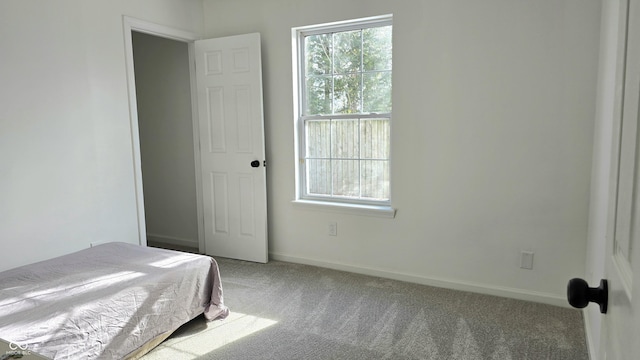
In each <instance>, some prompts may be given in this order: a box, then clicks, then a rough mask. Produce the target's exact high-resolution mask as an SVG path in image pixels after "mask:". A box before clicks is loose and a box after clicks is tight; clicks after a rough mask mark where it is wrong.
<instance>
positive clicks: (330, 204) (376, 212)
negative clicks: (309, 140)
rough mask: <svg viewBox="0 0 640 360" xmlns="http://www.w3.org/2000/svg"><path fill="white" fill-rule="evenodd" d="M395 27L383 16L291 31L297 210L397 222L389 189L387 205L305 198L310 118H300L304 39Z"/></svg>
mask: <svg viewBox="0 0 640 360" xmlns="http://www.w3.org/2000/svg"><path fill="white" fill-rule="evenodd" d="M388 25H393V16H392V15H391V14H389V15H381V16H374V17H369V18H363V19H355V20H347V21H338V22H333V23H328V24H322V25H310V26H301V27H296V28H292V29H291V41H292V49H293V51H292V70H293V106H294V109H293V110H294V116H295V119H294V133H295V137H294V146H295V159H296V163H295V164H296V166H295V167H296V182H295V194H296V197H295V200H294V201H293V203H294V204H295V205H296V206H300V207H303V208H313V209H321V210H335V211H339V212H346V213H352V214H357V215H370V216H380V217H388V218H394V217H395V213H396V210H395V209H394V208H392V207H391V199H392V193H391V188H390V189H389V200H388V201H375V200H373V201H368V200H360V199H351V198H345V199H340V198H335V197H327V198H324V197H322V196H309V195H307V196H304V195H303V194H304V189H303V187H304V186H305V184H306V179H305V174H304V169H305V167H304V166H302V163H303V162H304V157H303V154H304V150H303V147H304V146H305V143H304V141H305V140H304V134H303V131H304V118H306V119H309V118H310V116H306V117H303V116H301V114H302V113H301V109H302V106H303V105H302V104H303V103H304V98H303V96H304V94H302V93H301V91H300V88H301V87H302V85H303V84H302V81H303V76H304V69H303V68H302V66H301V65H300V63H299V59H300V58H301V56H302V55H303V49H302V44H303V39H304V37H305V36H309V35H315V34H322V33H326V32H328V31H331V32H341V31H349V30H356V29H362V28H366V27H379V26H388ZM376 115H377V116H384V117H389V119H391V116H392V115H391V114H389V113H386V114H374V113H371V114H357V115H356V114H353V115H346V114H334V115H333V116H335V117H340V118H343V117H345V116H346V117H350V116H356V117H361V118H367V117H375V116H376ZM390 125H391V130H390V131H391V132H393V124H392V122H391V123H390ZM392 161H393V160H392V153H391V151H390V154H389V164H391V163H392ZM392 178H393V176H392V174H391V172H390V173H389V179H390V181H391V183H393V179H392Z"/></svg>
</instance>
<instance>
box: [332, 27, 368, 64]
mask: <svg viewBox="0 0 640 360" xmlns="http://www.w3.org/2000/svg"><path fill="white" fill-rule="evenodd" d="M361 33H362V32H361V31H360V30H356V31H345V32H339V33H334V34H333V51H334V54H333V58H334V62H335V63H334V65H335V66H334V69H333V72H334V73H336V74H345V73H355V72H358V71H362V67H361V66H360V62H361V61H362V39H361Z"/></svg>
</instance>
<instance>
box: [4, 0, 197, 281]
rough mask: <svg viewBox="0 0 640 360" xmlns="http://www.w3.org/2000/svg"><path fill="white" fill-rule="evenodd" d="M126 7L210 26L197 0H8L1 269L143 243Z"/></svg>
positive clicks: (167, 21)
mask: <svg viewBox="0 0 640 360" xmlns="http://www.w3.org/2000/svg"><path fill="white" fill-rule="evenodd" d="M123 14H124V15H129V16H132V17H136V18H139V19H143V20H147V21H151V22H156V23H161V24H163V25H167V26H172V27H175V28H180V29H184V30H187V31H191V32H196V33H199V32H201V31H202V30H203V22H202V20H203V19H202V3H201V1H200V0H194V1H177V0H134V1H127V0H118V1H83V0H57V1H47V0H3V1H1V2H0V49H2V50H1V54H0V84H2V85H1V86H0V189H1V190H0V252H1V253H2V254H3V259H2V262H1V263H0V270H4V269H7V268H11V267H14V266H18V265H22V264H25V263H29V262H33V261H37V260H42V259H46V258H49V257H53V256H57V255H61V254H65V253H69V252H71V251H75V250H79V249H83V248H86V247H88V246H89V244H90V243H91V242H104V241H125V242H130V243H138V224H137V212H136V203H135V193H134V191H135V189H134V179H133V162H132V158H133V157H132V142H131V129H130V123H129V107H128V95H127V91H128V90H127V82H126V69H125V57H124V36H123V27H122V15H123Z"/></svg>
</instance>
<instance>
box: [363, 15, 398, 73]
mask: <svg viewBox="0 0 640 360" xmlns="http://www.w3.org/2000/svg"><path fill="white" fill-rule="evenodd" d="M362 52H363V60H364V64H363V68H364V71H371V70H391V54H392V49H391V26H384V27H378V28H369V29H364V30H363V31H362Z"/></svg>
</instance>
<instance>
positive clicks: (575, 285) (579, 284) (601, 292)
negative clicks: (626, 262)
mask: <svg viewBox="0 0 640 360" xmlns="http://www.w3.org/2000/svg"><path fill="white" fill-rule="evenodd" d="M608 291H609V289H608V286H607V280H600V286H599V287H597V288H590V287H589V285H588V284H587V282H586V281H584V280H583V279H578V278H575V279H571V280H569V284H568V285H567V298H568V300H569V304H571V306H573V307H575V308H579V309H582V308H584V307H586V306H587V305H588V304H589V302H595V303H597V304H599V305H600V312H601V313H603V314H606V313H607V303H608V300H609V295H608Z"/></svg>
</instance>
